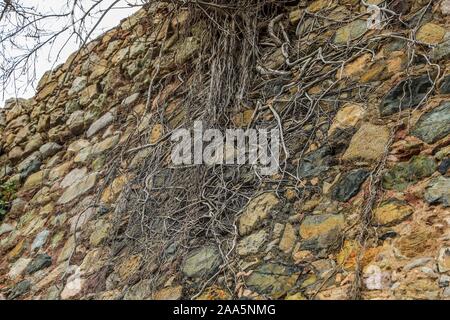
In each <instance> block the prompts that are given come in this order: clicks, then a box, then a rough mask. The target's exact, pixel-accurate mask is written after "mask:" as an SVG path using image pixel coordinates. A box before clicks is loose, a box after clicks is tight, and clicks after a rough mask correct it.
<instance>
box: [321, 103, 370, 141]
mask: <svg viewBox="0 0 450 320" xmlns="http://www.w3.org/2000/svg"><path fill="white" fill-rule="evenodd" d="M363 116H364V109H363V107H362V106H360V105H358V104H348V105H345V106H344V107H343V108H342V109H340V110H339V111H338V113H337V114H336V117H335V118H334V121H333V123H332V124H331V127H330V129H329V130H328V136H330V135H332V134H333V133H334V132H335V131H336V130H337V129H347V128H351V127H354V126H356V125H357V124H358V122H359V121H360V120H361V119H362V118H363Z"/></svg>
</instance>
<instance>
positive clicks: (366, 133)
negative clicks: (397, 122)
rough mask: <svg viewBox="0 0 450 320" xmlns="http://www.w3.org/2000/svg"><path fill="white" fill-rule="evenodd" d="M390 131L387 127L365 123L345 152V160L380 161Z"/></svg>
mask: <svg viewBox="0 0 450 320" xmlns="http://www.w3.org/2000/svg"><path fill="white" fill-rule="evenodd" d="M389 136H390V130H389V128H388V127H386V126H378V125H373V124H370V123H365V124H363V125H362V126H361V128H360V129H359V130H358V132H356V134H355V135H354V136H353V138H352V140H351V141H350V146H349V147H348V149H347V150H346V151H345V153H344V156H343V158H342V159H343V160H345V161H351V160H357V159H363V160H369V161H372V160H378V159H380V158H381V156H382V155H383V154H384V152H385V149H386V146H387V143H388V141H389Z"/></svg>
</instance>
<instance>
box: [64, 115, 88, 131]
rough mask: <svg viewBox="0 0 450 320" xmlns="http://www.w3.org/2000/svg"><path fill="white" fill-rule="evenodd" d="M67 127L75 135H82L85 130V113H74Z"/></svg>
mask: <svg viewBox="0 0 450 320" xmlns="http://www.w3.org/2000/svg"><path fill="white" fill-rule="evenodd" d="M66 125H67V127H69V130H70V131H71V132H72V133H73V134H80V133H81V132H82V131H83V129H84V112H83V111H81V110H78V111H75V112H73V113H72V114H71V115H70V117H69V119H67V122H66Z"/></svg>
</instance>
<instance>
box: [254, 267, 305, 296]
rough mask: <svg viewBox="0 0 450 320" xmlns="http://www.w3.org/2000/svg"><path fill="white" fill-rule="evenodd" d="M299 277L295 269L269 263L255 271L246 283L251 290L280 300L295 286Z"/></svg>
mask: <svg viewBox="0 0 450 320" xmlns="http://www.w3.org/2000/svg"><path fill="white" fill-rule="evenodd" d="M298 277H299V273H298V272H296V270H295V269H294V268H291V267H286V266H283V265H281V264H275V263H268V264H263V265H262V266H260V267H259V268H258V269H256V270H255V271H253V272H252V274H251V275H250V276H249V277H248V278H247V280H246V281H245V283H246V285H247V286H248V287H249V288H250V289H251V290H254V291H256V292H258V293H260V294H267V295H269V296H270V297H272V298H274V299H278V298H280V297H282V296H283V295H285V294H286V293H288V291H289V290H291V289H292V288H293V287H294V286H295V284H296V282H297V279H298Z"/></svg>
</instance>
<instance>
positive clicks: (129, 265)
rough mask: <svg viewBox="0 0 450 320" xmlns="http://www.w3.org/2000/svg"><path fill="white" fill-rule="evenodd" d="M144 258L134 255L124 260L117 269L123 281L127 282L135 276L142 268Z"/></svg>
mask: <svg viewBox="0 0 450 320" xmlns="http://www.w3.org/2000/svg"><path fill="white" fill-rule="evenodd" d="M141 261H142V257H141V256H139V255H134V256H131V257H129V258H127V259H126V260H124V261H123V262H122V263H121V264H120V265H119V266H118V268H117V273H118V274H119V277H120V279H121V280H123V281H126V280H128V279H129V278H130V277H131V276H133V275H134V274H135V273H136V272H137V271H138V270H139V268H140V267H141Z"/></svg>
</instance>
